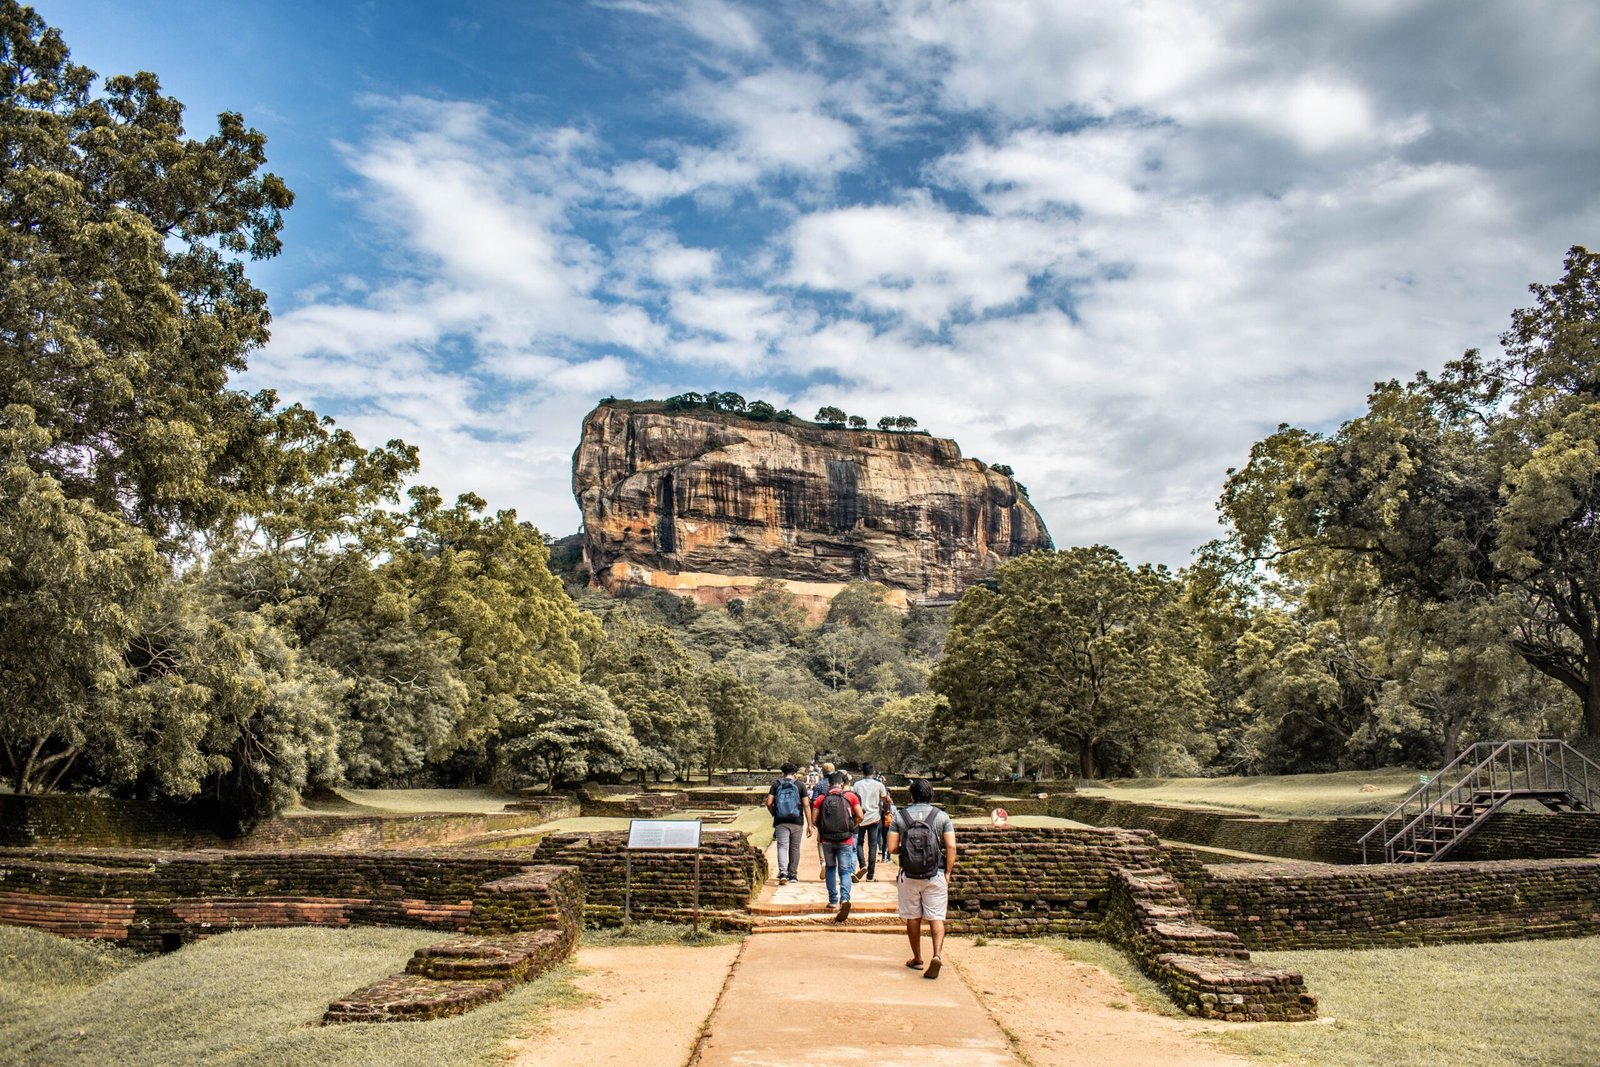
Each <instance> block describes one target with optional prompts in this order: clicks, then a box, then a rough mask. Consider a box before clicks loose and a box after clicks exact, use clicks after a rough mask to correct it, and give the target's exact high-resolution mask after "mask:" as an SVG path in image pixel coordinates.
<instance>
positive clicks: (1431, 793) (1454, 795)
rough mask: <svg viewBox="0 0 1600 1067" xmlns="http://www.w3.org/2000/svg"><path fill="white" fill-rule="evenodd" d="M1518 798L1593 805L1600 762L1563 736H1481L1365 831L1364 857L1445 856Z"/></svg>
mask: <svg viewBox="0 0 1600 1067" xmlns="http://www.w3.org/2000/svg"><path fill="white" fill-rule="evenodd" d="M1513 800H1536V801H1538V802H1539V803H1541V804H1543V805H1544V806H1545V807H1547V808H1549V809H1550V810H1551V811H1595V810H1597V809H1600V766H1597V765H1596V764H1594V763H1591V762H1590V761H1589V760H1588V759H1586V758H1585V757H1584V756H1583V754H1582V753H1580V752H1578V751H1577V750H1575V749H1574V748H1572V747H1571V746H1570V745H1568V744H1567V743H1566V742H1565V741H1548V740H1538V741H1480V742H1479V743H1478V744H1475V745H1472V746H1470V747H1469V748H1467V749H1466V750H1465V751H1463V752H1462V753H1461V755H1459V756H1457V757H1456V758H1455V760H1453V761H1452V762H1451V763H1450V765H1449V766H1447V767H1445V768H1444V770H1442V771H1440V772H1439V773H1438V774H1436V775H1434V776H1433V777H1432V778H1431V779H1430V780H1428V781H1426V782H1424V783H1423V785H1422V786H1421V788H1419V789H1418V790H1417V791H1416V792H1414V793H1412V794H1411V795H1410V796H1408V797H1406V799H1405V800H1403V801H1401V802H1400V805H1399V806H1398V807H1397V808H1395V809H1394V810H1393V811H1391V812H1390V813H1389V814H1388V815H1385V816H1384V817H1383V821H1382V822H1380V823H1378V825H1376V826H1374V827H1373V828H1372V829H1370V830H1368V831H1367V832H1366V833H1365V834H1363V835H1361V840H1360V845H1361V862H1362V863H1378V862H1382V863H1431V862H1432V861H1434V860H1436V859H1442V858H1443V857H1444V856H1445V855H1447V854H1448V853H1449V852H1450V851H1451V850H1452V849H1454V848H1455V847H1456V846H1457V845H1459V844H1460V843H1461V842H1462V841H1463V840H1465V839H1466V838H1467V836H1468V835H1469V834H1471V833H1472V832H1473V831H1474V830H1476V829H1477V828H1478V827H1479V826H1481V825H1483V821H1484V820H1485V819H1487V818H1488V817H1489V816H1490V815H1493V814H1494V813H1495V812H1496V811H1499V810H1500V809H1501V808H1502V807H1504V806H1505V805H1506V804H1507V803H1508V802H1510V801H1513ZM1380 850H1381V855H1379V853H1380Z"/></svg>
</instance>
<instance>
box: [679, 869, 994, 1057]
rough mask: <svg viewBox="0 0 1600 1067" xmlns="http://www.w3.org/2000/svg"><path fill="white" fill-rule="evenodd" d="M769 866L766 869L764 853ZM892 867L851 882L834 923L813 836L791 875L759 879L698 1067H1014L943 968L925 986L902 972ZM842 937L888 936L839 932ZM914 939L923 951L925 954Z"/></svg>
mask: <svg viewBox="0 0 1600 1067" xmlns="http://www.w3.org/2000/svg"><path fill="white" fill-rule="evenodd" d="M767 861H768V866H769V869H771V870H776V869H777V862H776V857H775V856H774V854H773V851H772V850H771V849H770V848H769V849H768V851H767ZM898 873H899V868H898V867H897V866H895V864H894V863H893V862H892V861H891V862H880V863H879V864H878V870H877V877H876V879H875V880H873V881H870V882H869V881H866V880H865V879H863V880H861V881H859V882H855V883H853V885H852V887H851V893H850V903H851V909H850V917H849V919H848V920H846V921H845V922H843V923H836V922H834V921H833V917H834V911H835V909H833V908H830V907H829V906H828V891H827V886H826V884H825V883H824V882H823V881H822V871H821V864H820V862H819V859H818V856H817V848H816V841H815V839H814V838H812V839H810V840H807V841H806V843H805V845H804V848H803V851H802V854H801V870H800V877H801V880H800V881H798V882H790V883H789V884H788V885H785V886H779V885H778V884H777V883H776V880H774V879H769V880H768V883H767V885H766V886H765V887H763V889H762V890H761V892H760V893H758V894H757V896H756V899H755V901H754V902H753V903H752V905H751V908H750V910H751V913H752V914H753V915H754V916H755V917H756V923H755V927H754V933H755V934H757V935H767V934H774V933H785V934H791V935H793V936H788V937H769V936H754V937H751V938H750V939H749V940H747V941H746V942H745V944H744V948H743V950H742V951H741V952H740V954H739V959H738V960H737V961H736V962H735V964H734V966H733V971H732V973H731V974H730V975H729V978H728V983H727V985H726V986H725V987H724V988H723V992H722V997H721V998H720V999H719V1000H718V1002H717V1008H716V1011H715V1012H714V1013H713V1014H712V1016H711V1019H710V1020H709V1022H708V1024H707V1027H706V1034H705V1037H704V1039H703V1040H702V1041H701V1044H700V1049H699V1054H698V1058H696V1059H695V1060H693V1061H692V1062H693V1063H694V1064H696V1065H697V1067H767V1065H772V1067H778V1065H783V1067H792V1065H793V1064H795V1063H862V1064H869V1063H870V1064H873V1065H874V1067H899V1065H902V1064H904V1065H907V1067H911V1065H919V1067H941V1065H945V1064H950V1065H957V1064H959V1065H962V1067H1020V1064H1021V1061H1020V1060H1019V1059H1017V1057H1016V1056H1015V1055H1014V1054H1013V1053H1012V1051H1011V1047H1010V1043H1009V1042H1008V1041H1007V1039H1006V1036H1005V1034H1004V1033H1003V1032H1002V1031H1001V1030H1000V1027H999V1026H998V1025H997V1024H996V1023H995V1022H994V1020H993V1018H992V1017H991V1016H990V1015H989V1013H988V1011H987V1010H985V1008H984V1007H983V1005H982V1004H981V1003H980V1002H979V1000H978V998H977V996H976V995H975V994H974V993H973V991H972V989H971V988H970V987H969V986H968V985H967V983H966V982H965V981H964V980H963V979H962V977H961V975H960V974H959V973H957V971H956V970H955V968H953V967H950V966H946V967H945V969H944V971H943V973H942V974H940V976H939V978H938V979H937V980H935V981H929V980H927V979H925V978H924V977H923V976H922V973H921V972H920V971H913V970H910V969H909V968H907V967H905V966H904V964H905V961H906V958H907V957H908V956H909V955H910V946H908V945H907V944H906V942H905V940H904V926H903V924H902V923H901V921H900V919H899V917H898V916H897V915H896V914H895V875H896V874H898ZM844 933H873V934H880V935H881V934H887V935H891V936H887V937H872V938H861V937H840V936H839V935H840V934H844ZM926 945H927V941H926V940H925V941H924V946H925V947H924V949H923V952H924V955H927V954H928V953H929V951H930V949H928V948H927V947H926Z"/></svg>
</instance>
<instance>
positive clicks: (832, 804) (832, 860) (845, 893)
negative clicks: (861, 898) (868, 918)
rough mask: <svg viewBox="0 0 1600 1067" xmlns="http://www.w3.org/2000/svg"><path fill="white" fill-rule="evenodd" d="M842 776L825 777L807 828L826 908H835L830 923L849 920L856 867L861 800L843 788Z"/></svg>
mask: <svg viewBox="0 0 1600 1067" xmlns="http://www.w3.org/2000/svg"><path fill="white" fill-rule="evenodd" d="M844 779H845V773H844V772H843V771H834V772H833V773H832V774H831V775H829V776H828V791H827V792H826V793H824V794H822V795H821V796H819V797H818V798H817V799H816V801H815V803H814V805H813V807H812V815H811V825H812V826H814V827H816V830H817V840H818V842H820V847H821V848H822V866H823V869H824V871H825V872H826V875H825V879H826V882H827V886H828V905H829V906H830V907H833V906H835V905H837V906H838V908H839V910H838V912H837V913H836V914H835V915H834V917H833V921H834V922H837V923H842V922H844V921H845V920H846V919H848V918H849V917H850V874H851V872H852V871H854V870H855V868H856V827H857V826H859V825H860V824H861V800H860V798H858V797H857V796H856V795H855V794H854V793H851V792H848V791H847V790H846V789H845V787H844Z"/></svg>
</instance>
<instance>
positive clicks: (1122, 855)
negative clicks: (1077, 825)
mask: <svg viewBox="0 0 1600 1067" xmlns="http://www.w3.org/2000/svg"><path fill="white" fill-rule="evenodd" d="M957 849H958V852H957V864H958V871H959V873H958V875H957V877H956V879H955V881H954V882H953V884H952V889H951V897H950V906H949V923H950V928H951V929H952V930H954V931H957V932H961V933H985V934H1002V935H1008V936H1034V935H1039V934H1046V933H1049V934H1067V935H1073V936H1078V937H1095V938H1102V939H1105V940H1109V941H1111V942H1113V943H1115V944H1118V945H1120V946H1122V947H1123V948H1124V949H1125V950H1127V952H1128V953H1129V954H1130V955H1131V956H1132V957H1133V958H1134V960H1136V961H1137V962H1138V963H1139V965H1140V967H1141V968H1143V969H1144V970H1145V972H1146V973H1148V974H1149V975H1150V976H1151V977H1152V978H1154V979H1155V980H1156V981H1157V982H1159V983H1160V984H1161V985H1162V986H1163V987H1164V988H1165V989H1166V990H1167V991H1168V992H1169V993H1170V994H1171V995H1172V997H1173V999H1174V1000H1176V1001H1177V1002H1178V1004H1179V1005H1181V1006H1182V1007H1183V1008H1184V1010H1185V1011H1187V1012H1189V1013H1190V1014H1192V1015H1198V1016H1201V1017H1204V1018H1209V1019H1226V1020H1229V1021H1279V1022H1295V1021H1301V1020H1305V1019H1313V1018H1315V1017H1316V1000H1315V998H1313V997H1311V996H1310V995H1309V994H1308V993H1307V992H1306V990H1305V983H1304V981H1303V979H1302V978H1301V976H1300V975H1299V974H1298V973H1297V972H1294V971H1285V970H1278V969H1274V968H1268V967H1263V966H1261V965H1259V964H1256V963H1253V962H1252V961H1251V960H1250V953H1249V952H1248V951H1247V950H1246V948H1245V947H1244V945H1243V944H1242V943H1241V942H1240V939H1239V938H1238V937H1235V936H1234V935H1233V934H1231V933H1228V932H1226V931H1223V930H1218V929H1213V928H1211V927H1209V926H1206V925H1204V924H1203V923H1201V922H1198V921H1196V919H1195V916H1194V913H1193V912H1192V911H1191V909H1190V907H1189V904H1188V901H1187V900H1186V899H1185V898H1184V895H1183V889H1182V886H1181V885H1180V883H1179V882H1178V881H1177V880H1176V879H1174V878H1173V877H1172V876H1171V875H1169V874H1168V873H1167V872H1166V871H1165V870H1164V869H1163V867H1164V865H1165V864H1166V863H1167V862H1168V857H1167V855H1166V853H1165V852H1164V851H1163V850H1162V849H1161V847H1160V846H1159V844H1158V843H1157V841H1156V838H1155V835H1153V834H1151V833H1149V832H1148V831H1140V830H1072V829H1056V828H1042V829H1009V828H1008V829H994V828H991V827H974V828H967V827H963V828H962V829H961V830H960V831H958V833H957Z"/></svg>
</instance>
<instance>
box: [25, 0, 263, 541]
mask: <svg viewBox="0 0 1600 1067" xmlns="http://www.w3.org/2000/svg"><path fill="white" fill-rule="evenodd" d="M93 83H94V74H93V73H92V72H91V71H89V70H87V69H86V68H84V67H81V66H78V65H76V64H74V63H72V62H71V61H70V59H69V56H68V52H67V49H66V46H65V45H64V44H63V43H62V41H61V37H60V35H59V33H57V32H56V31H55V30H52V29H49V28H47V27H46V26H45V25H44V23H43V21H42V20H41V19H40V18H39V16H38V15H37V14H35V13H34V12H33V11H32V10H31V9H29V8H25V7H22V6H20V5H18V4H17V3H15V2H14V0H4V2H3V3H0V128H3V129H4V138H3V142H0V143H3V145H4V166H3V167H0V397H4V398H5V399H6V403H8V404H16V405H20V406H23V407H26V408H28V409H30V410H31V412H32V414H33V419H34V423H35V425H36V426H37V427H38V428H39V429H40V430H42V431H43V433H42V435H34V436H30V438H29V444H28V446H27V447H28V463H29V465H30V467H32V468H33V469H34V470H35V471H37V472H39V473H40V474H41V475H46V476H48V477H49V478H51V479H52V480H54V481H55V483H56V484H57V485H59V486H60V487H61V491H62V492H63V493H64V494H65V495H66V496H67V497H69V498H71V499H74V500H83V501H87V502H89V503H91V504H93V505H94V506H95V507H96V508H98V509H100V510H101V511H102V512H104V513H106V514H108V515H116V516H119V517H122V518H125V519H127V520H129V521H131V522H133V523H134V524H136V525H138V526H139V527H140V528H142V529H143V530H144V531H145V532H146V533H148V534H150V535H151V536H153V537H156V538H157V539H158V540H160V541H162V542H167V541H170V540H171V539H173V538H176V537H178V536H180V535H181V534H182V533H183V532H184V531H187V530H202V531H203V530H210V529H215V528H217V527H219V526H221V525H224V524H226V523H227V522H228V521H230V520H231V519H232V518H233V517H235V516H236V515H237V514H238V507H239V494H238V493H237V492H236V490H237V488H238V487H239V486H241V485H247V484H250V483H251V481H252V480H253V478H254V476H255V475H256V474H257V471H256V470H254V469H253V468H252V464H251V459H252V458H253V455H254V451H255V450H254V447H253V440H254V438H255V437H256V436H257V435H258V434H259V433H260V432H261V431H262V430H263V429H264V426H265V424H264V421H263V419H262V413H263V410H264V409H265V408H266V407H268V406H269V405H270V403H271V397H270V395H262V396H249V395H246V394H243V393H240V392H237V391H232V390H228V389H226V388H225V384H226V381H227V377H228V375H229V374H230V373H232V372H236V371H240V370H243V369H244V356H245V354H246V353H247V352H248V351H249V350H250V349H252V348H255V347H256V346H257V345H259V344H261V343H262V342H263V341H264V340H265V339H266V336H267V334H266V326H267V319H268V315H267V308H266V299H265V296H264V295H263V294H262V293H261V292H260V291H259V290H257V289H256V288H254V287H253V286H252V285H251V284H250V283H249V281H248V280H247V279H246V277H245V274H244V270H243V267H242V265H241V260H242V258H245V257H248V258H254V259H262V258H266V257H270V256H272V255H275V254H276V253H277V252H278V250H279V240H278V232H279V230H280V228H281V227H282V212H283V210H284V209H286V208H287V207H288V206H289V205H290V203H291V202H292V200H293V197H292V195H291V194H290V193H289V190H288V189H287V188H286V187H285V186H284V184H283V182H282V181H281V180H279V179H278V178H277V177H276V176H274V175H272V174H266V173H261V167H262V165H263V164H264V163H265V160H266V156H265V151H264V149H265V138H264V137H263V136H262V135H261V134H260V133H258V132H257V131H255V130H252V129H249V128H247V127H246V126H245V124H244V122H243V120H242V119H241V118H240V117H239V116H238V115H236V114H233V113H225V114H223V115H221V116H219V118H218V127H217V132H216V133H215V134H213V135H211V136H210V137H207V138H206V139H205V140H193V139H190V138H188V137H186V136H185V134H184V127H183V108H182V105H180V104H179V103H178V102H177V101H176V100H173V99H172V98H171V97H167V96H164V95H162V93H161V91H160V85H159V83H158V82H157V81H156V78H155V76H154V75H151V74H139V75H135V76H132V77H116V78H111V79H109V80H108V81H106V82H105V85H104V87H103V92H102V94H101V95H98V96H97V95H95V93H94V92H93Z"/></svg>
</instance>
